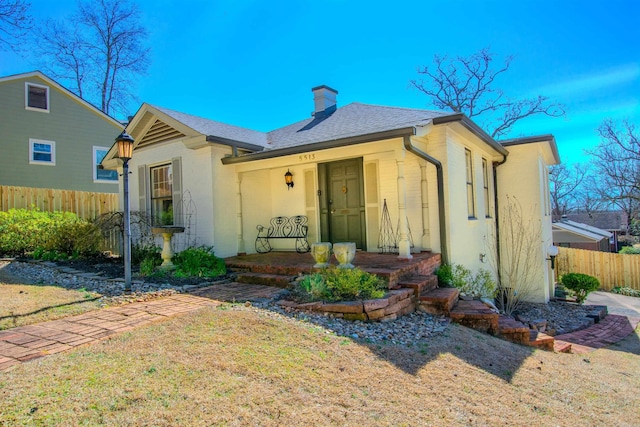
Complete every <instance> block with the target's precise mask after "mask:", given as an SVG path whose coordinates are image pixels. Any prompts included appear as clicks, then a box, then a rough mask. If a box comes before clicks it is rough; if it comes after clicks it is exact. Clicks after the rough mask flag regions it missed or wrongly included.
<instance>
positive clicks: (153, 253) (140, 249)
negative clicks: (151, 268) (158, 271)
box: [131, 244, 162, 266]
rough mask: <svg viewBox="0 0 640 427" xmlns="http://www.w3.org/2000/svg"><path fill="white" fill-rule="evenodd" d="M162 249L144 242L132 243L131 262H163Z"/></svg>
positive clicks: (158, 263) (134, 263) (157, 263)
mask: <svg viewBox="0 0 640 427" xmlns="http://www.w3.org/2000/svg"><path fill="white" fill-rule="evenodd" d="M160 252H161V249H160V248H159V247H158V246H155V245H144V244H134V245H131V264H133V265H137V264H140V265H142V263H143V262H145V261H146V262H147V264H148V263H149V262H150V261H153V263H156V266H158V265H160V264H161V263H162V258H161V257H160Z"/></svg>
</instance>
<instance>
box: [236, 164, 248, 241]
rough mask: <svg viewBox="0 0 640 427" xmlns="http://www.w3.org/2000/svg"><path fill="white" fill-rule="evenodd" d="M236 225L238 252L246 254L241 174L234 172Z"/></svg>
mask: <svg viewBox="0 0 640 427" xmlns="http://www.w3.org/2000/svg"><path fill="white" fill-rule="evenodd" d="M236 216H237V218H236V227H237V234H238V254H246V253H247V252H246V251H245V248H244V234H243V231H242V230H243V226H242V174H241V173H237V174H236Z"/></svg>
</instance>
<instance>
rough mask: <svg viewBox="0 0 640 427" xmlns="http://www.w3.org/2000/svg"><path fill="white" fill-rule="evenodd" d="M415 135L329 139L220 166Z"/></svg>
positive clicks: (409, 130)
mask: <svg viewBox="0 0 640 427" xmlns="http://www.w3.org/2000/svg"><path fill="white" fill-rule="evenodd" d="M415 134H416V129H415V127H413V126H410V127H405V128H400V129H393V130H387V131H382V132H375V133H370V134H365V135H358V136H351V137H347V138H337V139H331V140H327V141H321V142H315V143H311V144H302V145H296V146H290V147H285V148H279V149H274V150H263V151H259V152H256V153H251V154H245V155H242V156H237V157H225V158H223V159H222V164H224V165H231V164H236V163H245V162H251V161H255V160H264V159H272V158H276V157H283V156H289V155H295V154H300V153H305V152H308V151H309V150H327V149H330V148H338V147H344V146H348V145H356V144H364V143H367V142H375V141H382V140H385V139H393V138H403V137H405V136H413V135H415ZM212 142H213V141H212ZM216 142H217V141H216ZM229 145H232V144H229Z"/></svg>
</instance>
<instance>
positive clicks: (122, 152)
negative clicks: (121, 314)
mask: <svg viewBox="0 0 640 427" xmlns="http://www.w3.org/2000/svg"><path fill="white" fill-rule="evenodd" d="M116 144H118V156H117V157H118V158H119V159H122V186H123V189H124V215H123V217H124V218H123V222H124V293H125V294H130V293H131V218H130V216H129V160H130V159H131V155H132V153H133V138H131V136H129V135H128V134H127V132H126V130H123V131H122V133H121V134H120V135H118V137H117V138H116Z"/></svg>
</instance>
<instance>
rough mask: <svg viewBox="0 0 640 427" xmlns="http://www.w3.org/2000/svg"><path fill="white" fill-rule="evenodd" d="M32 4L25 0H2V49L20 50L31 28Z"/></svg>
mask: <svg viewBox="0 0 640 427" xmlns="http://www.w3.org/2000/svg"><path fill="white" fill-rule="evenodd" d="M30 6H31V5H30V4H29V3H27V2H26V1H25V0H0V50H4V51H6V50H13V51H14V52H18V51H19V50H20V46H21V43H20V42H21V41H22V40H23V39H24V38H25V37H26V36H27V33H28V31H29V30H30V29H31V23H32V20H31V17H30V16H29V8H30Z"/></svg>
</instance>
